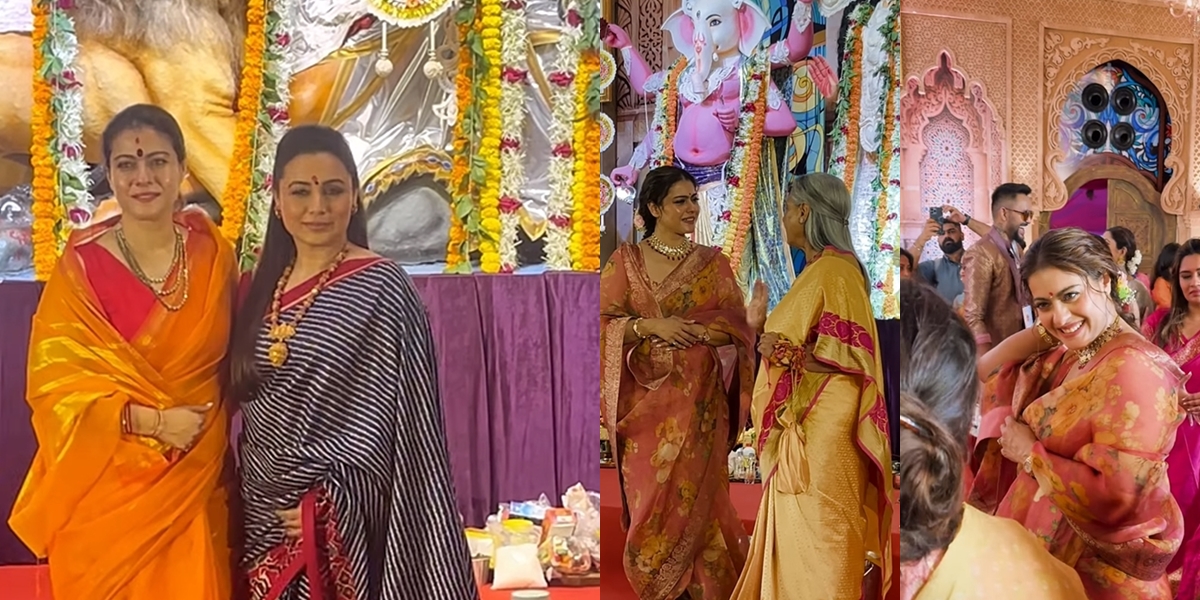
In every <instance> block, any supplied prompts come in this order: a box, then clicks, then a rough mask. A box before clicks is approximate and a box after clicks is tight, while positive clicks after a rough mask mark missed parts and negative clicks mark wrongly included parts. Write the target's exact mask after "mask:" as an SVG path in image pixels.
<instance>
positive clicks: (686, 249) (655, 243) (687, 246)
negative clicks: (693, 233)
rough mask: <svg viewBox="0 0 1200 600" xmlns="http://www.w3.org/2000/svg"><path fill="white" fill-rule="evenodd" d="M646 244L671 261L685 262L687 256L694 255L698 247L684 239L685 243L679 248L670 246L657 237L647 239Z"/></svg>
mask: <svg viewBox="0 0 1200 600" xmlns="http://www.w3.org/2000/svg"><path fill="white" fill-rule="evenodd" d="M646 244H648V245H649V246H650V248H651V249H652V250H654V251H655V252H657V253H659V254H661V255H663V256H665V257H667V258H668V259H670V260H683V259H684V258H687V255H689V254H691V253H692V249H694V248H695V247H696V244H693V243H692V241H691V240H689V239H687V238H684V240H683V243H682V244H680V245H678V246H670V245H668V244H667V243H666V242H664V241H662V240H660V239H658V237H657V236H653V235H652V236H650V237H648V238H646Z"/></svg>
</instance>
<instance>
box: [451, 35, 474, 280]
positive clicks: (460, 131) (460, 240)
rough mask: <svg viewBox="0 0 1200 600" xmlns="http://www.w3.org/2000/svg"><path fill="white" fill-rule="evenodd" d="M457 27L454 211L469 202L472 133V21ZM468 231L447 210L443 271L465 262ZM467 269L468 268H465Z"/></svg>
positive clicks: (456, 268)
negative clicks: (447, 236)
mask: <svg viewBox="0 0 1200 600" xmlns="http://www.w3.org/2000/svg"><path fill="white" fill-rule="evenodd" d="M475 20H477V19H473V20H472V21H466V22H460V23H459V24H458V41H459V43H460V46H461V47H462V50H461V51H460V53H459V55H458V73H457V75H456V76H455V78H454V84H455V97H456V98H457V100H458V112H457V113H456V114H457V115H458V122H457V123H456V125H455V128H454V168H453V170H452V171H451V173H450V186H451V189H450V192H451V194H452V196H453V197H454V198H455V199H456V200H455V205H456V206H455V209H457V205H458V204H459V202H467V203H468V205H469V203H470V201H471V132H470V131H468V125H467V124H468V121H467V120H466V116H467V110H468V109H469V108H470V105H471V100H472V97H473V96H472V94H471V85H472V82H471V73H472V68H473V65H472V63H471V50H470V48H468V47H466V42H467V38H468V36H469V35H470V33H471V29H472V25H473V22H474V21H475ZM467 239H468V236H467V230H466V227H465V226H464V225H463V221H462V219H461V218H459V216H458V211H457V210H451V211H450V242H449V243H448V244H447V245H446V272H447V273H453V272H458V271H459V270H460V269H461V268H462V265H463V264H464V263H465V262H466V261H467V256H468V253H469V249H468V248H467ZM468 267H469V265H468Z"/></svg>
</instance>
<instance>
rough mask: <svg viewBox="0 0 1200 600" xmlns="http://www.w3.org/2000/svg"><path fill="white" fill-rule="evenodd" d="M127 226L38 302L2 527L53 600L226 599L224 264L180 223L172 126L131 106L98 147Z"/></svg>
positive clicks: (229, 256) (210, 229)
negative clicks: (17, 478) (24, 433)
mask: <svg viewBox="0 0 1200 600" xmlns="http://www.w3.org/2000/svg"><path fill="white" fill-rule="evenodd" d="M103 143H104V152H103V154H104V157H105V162H106V163H107V166H108V172H109V182H110V183H111V185H112V189H113V193H114V195H115V196H116V198H117V202H118V203H119V204H120V205H121V214H120V215H118V216H115V217H112V218H110V219H107V220H104V221H102V222H100V223H97V224H95V225H93V226H91V227H89V228H87V229H84V230H81V231H77V232H75V233H74V234H73V235H72V236H71V239H70V241H69V242H68V243H67V246H66V249H65V252H64V253H63V255H62V257H61V258H60V259H59V261H58V265H57V267H56V269H55V271H54V273H53V274H52V275H51V277H50V280H49V282H48V283H47V285H46V288H45V291H44V292H43V293H42V298H41V302H40V303H39V305H38V309H37V314H36V315H35V316H34V322H33V333H32V336H31V339H30V356H29V383H28V398H27V399H28V402H29V405H30V407H31V408H32V409H33V428H34V432H35V434H36V435H37V440H38V452H37V455H36V456H35V457H34V460H33V464H32V465H31V466H30V468H29V474H28V475H27V477H26V479H25V484H24V485H23V486H22V488H21V491H20V494H19V495H18V497H17V500H16V503H15V505H14V507H13V511H12V515H11V517H10V518H9V525H10V526H11V527H12V529H13V531H14V532H15V533H16V534H17V536H18V537H20V539H21V540H22V541H23V542H24V543H25V544H26V545H27V546H28V547H29V548H30V549H31V550H32V551H33V552H34V553H35V554H36V555H37V556H38V557H48V558H49V566H50V580H51V587H52V592H53V596H54V597H55V598H59V599H61V600H99V599H101V598H103V599H113V600H115V599H120V600H156V599H159V598H171V600H227V599H228V598H229V597H230V588H231V581H232V579H231V576H230V566H231V565H230V550H229V543H228V531H227V527H228V521H229V518H228V507H227V505H226V494H225V487H224V485H223V481H224V480H223V478H222V475H223V473H224V472H225V471H224V470H223V467H224V466H225V465H226V462H225V460H224V459H225V457H226V452H227V447H228V439H227V434H226V432H227V423H226V411H225V410H224V409H223V407H222V405H221V385H220V377H219V373H220V365H221V361H222V360H223V358H224V356H225V348H226V344H227V343H228V338H229V327H230V319H231V317H232V303H233V286H234V277H235V275H234V274H235V261H234V256H233V249H232V247H231V246H230V245H229V243H228V242H226V241H225V240H224V239H223V238H222V237H221V235H220V232H219V231H218V230H217V228H216V226H215V225H213V223H212V221H210V220H209V219H208V217H206V216H205V215H204V214H203V213H201V212H198V211H194V210H192V211H185V212H182V213H176V212H175V207H176V201H177V199H178V197H179V185H180V182H181V181H182V179H183V176H184V169H183V161H184V158H185V152H184V145H183V136H182V135H181V134H180V132H179V126H178V125H177V124H176V123H175V120H174V118H172V117H171V115H169V114H168V113H166V112H165V111H163V110H162V109H160V108H158V107H154V106H147V105H137V106H133V107H130V108H128V109H126V110H125V111H123V112H121V113H120V114H118V115H117V116H116V117H114V118H113V121H112V122H111V123H110V124H109V125H108V127H107V128H106V129H105V131H104V135H103Z"/></svg>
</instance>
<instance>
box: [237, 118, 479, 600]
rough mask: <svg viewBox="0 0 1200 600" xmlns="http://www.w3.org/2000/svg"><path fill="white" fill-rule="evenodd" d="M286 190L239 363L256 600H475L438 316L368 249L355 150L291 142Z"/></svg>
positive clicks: (244, 313) (305, 130)
mask: <svg viewBox="0 0 1200 600" xmlns="http://www.w3.org/2000/svg"><path fill="white" fill-rule="evenodd" d="M273 187H274V203H273V206H272V214H271V215H270V220H269V223H268V225H267V237H266V243H265V248H264V249H263V253H262V258H261V261H260V263H259V266H258V271H257V272H256V273H255V274H254V276H253V279H252V281H251V283H250V285H249V288H248V291H247V292H246V294H245V297H244V301H243V302H242V305H241V308H240V309H239V314H238V316H237V319H236V321H235V330H234V331H235V332H236V333H235V334H234V337H233V342H232V347H231V350H230V367H231V373H230V386H231V392H232V394H233V397H234V398H235V399H236V400H238V401H239V402H240V403H241V409H242V415H243V420H244V421H243V422H244V429H243V432H242V436H241V439H240V440H239V446H238V453H239V457H240V469H241V475H242V486H241V487H242V489H241V491H242V501H243V504H244V511H245V516H244V528H245V530H244V536H245V547H244V556H243V564H244V566H245V567H246V569H247V573H248V579H249V582H248V584H249V597H250V598H251V599H253V600H272V599H276V598H281V599H287V600H302V599H313V600H316V599H324V600H400V599H414V600H415V599H418V598H419V599H425V598H438V599H447V600H462V599H470V598H476V597H477V596H478V591H477V590H476V588H475V584H474V580H473V577H472V575H471V568H470V559H469V556H468V553H467V545H466V539H465V537H464V535H463V532H462V527H461V524H460V522H459V519H458V515H457V511H456V509H455V499H454V491H453V485H452V481H451V478H450V466H449V461H448V458H447V452H446V443H445V432H444V430H443V423H442V408H441V403H440V400H439V397H438V390H437V370H436V367H435V356H434V350H433V344H432V341H431V337H430V332H429V325H428V321H427V320H426V315H425V308H424V306H423V305H422V304H421V300H420V298H419V297H418V296H417V292H416V290H415V288H414V287H413V285H412V282H411V281H410V280H409V278H408V276H407V275H406V274H405V273H404V271H403V270H402V269H401V268H400V267H398V266H397V265H396V264H395V263H393V262H391V261H389V260H385V259H383V258H381V257H379V256H377V255H375V254H373V253H371V252H370V251H369V250H367V239H366V238H367V235H366V218H365V215H364V214H363V210H362V208H361V205H360V192H359V180H358V175H357V169H356V167H355V164H354V158H353V156H352V155H351V153H350V148H349V147H348V146H347V144H346V142H345V140H344V139H343V138H342V136H341V135H340V134H339V133H337V132H336V131H333V130H331V129H327V128H323V127H299V128H296V129H293V130H291V131H289V132H288V133H287V135H285V136H284V137H283V139H282V140H281V141H280V144H279V149H278V151H277V154H276V157H275V170H274V183H273ZM418 446H420V447H422V448H424V449H425V455H424V456H423V457H422V458H421V460H419V461H418V460H415V459H409V458H408V457H410V456H411V454H409V452H408V450H409V449H411V448H413V447H418Z"/></svg>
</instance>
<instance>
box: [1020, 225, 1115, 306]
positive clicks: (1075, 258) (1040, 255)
mask: <svg viewBox="0 0 1200 600" xmlns="http://www.w3.org/2000/svg"><path fill="white" fill-rule="evenodd" d="M1048 268H1054V269H1058V270H1060V271H1065V272H1067V273H1074V274H1075V275H1079V276H1081V277H1083V278H1084V279H1085V280H1087V283H1088V286H1089V287H1091V281H1093V280H1094V281H1100V280H1101V279H1103V278H1104V276H1105V275H1108V278H1109V280H1110V281H1111V282H1112V283H1111V285H1110V286H1109V289H1108V290H1100V291H1102V292H1107V294H1108V297H1109V298H1110V299H1111V300H1112V303H1113V305H1114V306H1115V307H1116V309H1117V314H1118V315H1120V316H1121V318H1122V319H1125V322H1126V323H1129V324H1130V325H1131V326H1133V327H1137V315H1135V314H1133V313H1131V312H1127V311H1126V310H1125V307H1124V306H1123V305H1122V302H1121V298H1120V296H1118V295H1117V280H1118V278H1120V277H1121V275H1122V274H1124V273H1125V268H1124V267H1120V266H1118V265H1117V261H1115V260H1113V257H1112V253H1111V252H1109V251H1108V243H1107V242H1105V241H1104V238H1102V237H1100V236H1097V235H1094V234H1091V233H1088V232H1086V231H1084V230H1082V229H1080V228H1078V227H1063V228H1061V229H1051V230H1050V231H1047V232H1046V234H1045V235H1043V236H1042V237H1040V238H1038V239H1037V241H1035V242H1034V243H1033V244H1032V245H1030V246H1029V251H1027V252H1026V253H1025V258H1024V259H1023V260H1022V261H1021V285H1023V286H1025V289H1026V291H1028V290H1029V278H1030V277H1032V276H1033V274H1034V273H1037V272H1038V271H1041V270H1042V269H1048Z"/></svg>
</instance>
